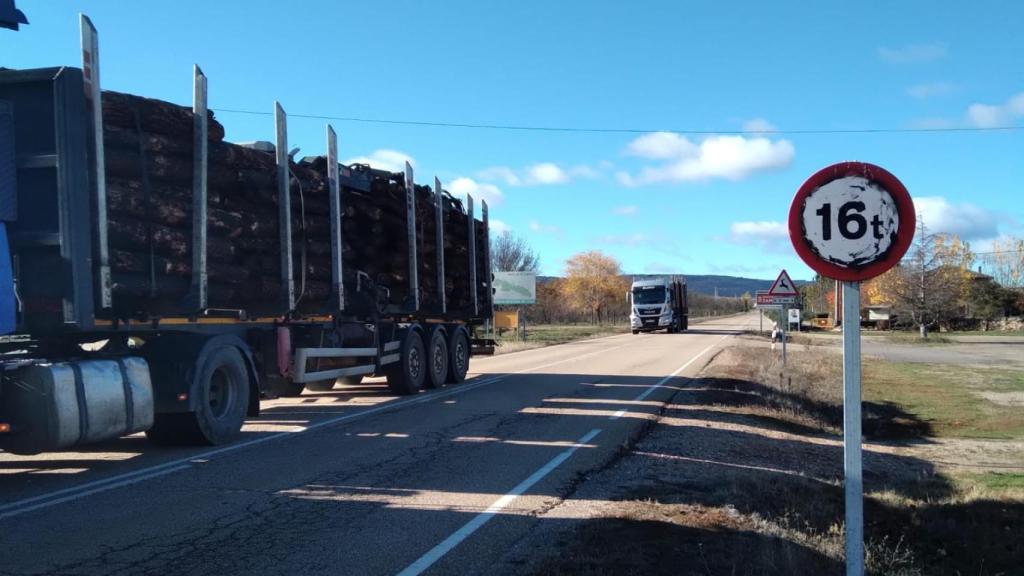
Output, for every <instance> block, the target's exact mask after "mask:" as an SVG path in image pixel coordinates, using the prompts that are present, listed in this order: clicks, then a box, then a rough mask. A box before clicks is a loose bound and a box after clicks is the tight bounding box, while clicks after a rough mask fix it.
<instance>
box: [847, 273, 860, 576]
mask: <svg viewBox="0 0 1024 576" xmlns="http://www.w3.org/2000/svg"><path fill="white" fill-rule="evenodd" d="M859 319H860V282H843V473H844V477H845V479H846V481H845V489H846V574H847V576H862V575H863V574H864V496H863V494H864V492H863V489H864V486H863V477H862V469H861V445H860V443H861V430H860V424H861V422H860V418H861V417H860V403H861V395H860V321H859Z"/></svg>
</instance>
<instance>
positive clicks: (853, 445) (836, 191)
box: [789, 162, 916, 576]
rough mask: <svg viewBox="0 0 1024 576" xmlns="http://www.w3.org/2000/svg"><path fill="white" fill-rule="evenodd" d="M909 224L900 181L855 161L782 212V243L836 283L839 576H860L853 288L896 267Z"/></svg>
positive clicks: (806, 188)
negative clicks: (841, 504)
mask: <svg viewBox="0 0 1024 576" xmlns="http://www.w3.org/2000/svg"><path fill="white" fill-rule="evenodd" d="M915 220H916V216H915V212H914V204H913V202H912V201H911V199H910V194H909V193H908V192H907V189H906V187H904V186H903V183H901V182H900V181H899V180H898V179H897V178H896V177H895V176H893V175H892V174H890V173H889V172H888V171H886V170H885V169H883V168H880V167H878V166H875V165H873V164H866V163H862V162H842V163H839V164H833V165H832V166H828V167H827V168H824V169H822V170H819V171H818V172H816V173H815V174H814V175H813V176H811V177H810V178H808V179H807V181H806V182H804V184H803V186H801V187H800V189H799V190H798V191H797V193H796V196H795V197H794V198H793V204H792V205H791V206H790V208H789V239H790V241H792V243H793V248H795V249H796V252H797V254H799V255H800V258H801V259H803V261H804V262H805V263H806V264H807V265H808V266H810V267H811V268H812V269H814V270H815V271H816V272H818V273H819V274H821V275H822V276H825V277H828V278H832V279H834V280H836V281H839V280H842V281H843V291H842V295H843V306H842V308H843V474H844V478H845V482H844V491H845V497H846V574H847V576H861V575H863V574H864V484H863V468H862V462H861V373H860V367H861V366H860V358H861V356H860V283H861V282H862V281H864V280H868V279H870V278H874V277H875V276H878V275H879V274H882V273H883V272H885V271H886V270H888V269H890V268H892V267H893V266H895V265H896V264H897V263H899V261H900V259H901V258H902V257H903V255H904V254H906V252H907V248H909V247H910V243H911V241H912V240H913V238H914V227H915ZM836 295H837V296H838V290H837V294H836ZM836 308H837V311H838V304H837V306H836Z"/></svg>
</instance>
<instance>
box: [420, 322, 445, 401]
mask: <svg viewBox="0 0 1024 576" xmlns="http://www.w3.org/2000/svg"><path fill="white" fill-rule="evenodd" d="M449 360H450V355H449V354H448V335H447V334H446V333H445V331H444V330H443V329H441V328H435V329H433V330H431V331H430V339H429V343H428V344H427V378H426V380H424V381H423V384H424V385H425V386H426V387H427V388H440V387H442V386H444V385H445V382H446V381H447V380H448V365H449Z"/></svg>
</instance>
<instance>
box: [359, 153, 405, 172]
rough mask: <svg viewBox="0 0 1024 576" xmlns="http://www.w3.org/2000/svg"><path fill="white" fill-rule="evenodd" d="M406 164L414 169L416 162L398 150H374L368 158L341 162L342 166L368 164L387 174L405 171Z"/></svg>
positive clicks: (360, 157)
mask: <svg viewBox="0 0 1024 576" xmlns="http://www.w3.org/2000/svg"><path fill="white" fill-rule="evenodd" d="M406 162H408V163H409V164H411V165H412V167H413V168H415V167H416V160H414V159H413V157H412V156H409V155H408V154H406V153H405V152H400V151H398V150H388V149H380V150H374V151H373V153H371V154H370V155H369V156H356V157H355V158H349V159H348V160H345V161H344V162H342V164H345V165H349V164H369V165H370V166H371V167H373V168H376V169H378V170H387V171H388V172H402V171H403V170H405V163H406Z"/></svg>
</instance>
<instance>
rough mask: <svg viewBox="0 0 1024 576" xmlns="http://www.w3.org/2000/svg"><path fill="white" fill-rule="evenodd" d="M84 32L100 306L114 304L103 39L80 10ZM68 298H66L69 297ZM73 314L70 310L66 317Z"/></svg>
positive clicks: (84, 60) (83, 58) (84, 61)
mask: <svg viewBox="0 0 1024 576" xmlns="http://www.w3.org/2000/svg"><path fill="white" fill-rule="evenodd" d="M79 24H80V26H81V35H82V76H83V78H84V79H85V82H84V84H85V106H86V113H87V114H89V118H90V120H89V125H90V127H91V128H92V142H91V143H90V146H91V148H92V160H93V163H94V165H95V170H96V178H95V181H94V182H93V183H94V184H95V186H96V243H97V244H98V246H97V248H98V249H99V254H98V256H99V274H100V280H99V289H100V307H101V308H110V307H111V306H113V296H112V282H111V280H110V247H109V246H108V243H107V172H106V162H105V160H104V157H105V156H104V150H103V102H102V92H101V91H100V40H99V33H98V32H97V31H96V27H95V26H93V24H92V20H89V17H88V16H86V15H85V14H79ZM65 302H66V301H65ZM66 306H67V305H66V304H65V307H66ZM68 316H69V315H68V314H66V315H65V317H68Z"/></svg>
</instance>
